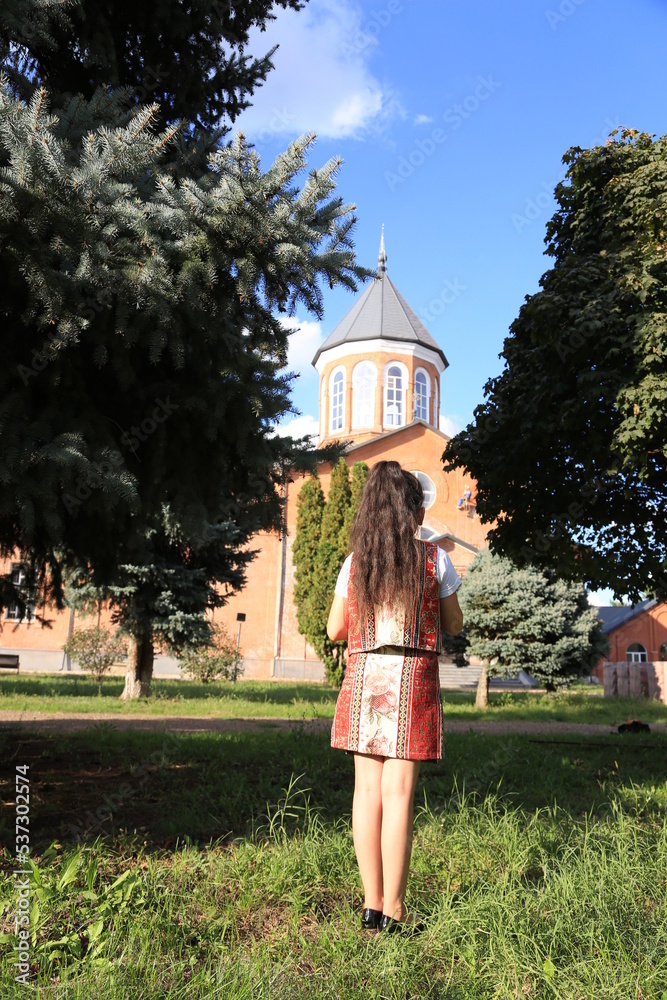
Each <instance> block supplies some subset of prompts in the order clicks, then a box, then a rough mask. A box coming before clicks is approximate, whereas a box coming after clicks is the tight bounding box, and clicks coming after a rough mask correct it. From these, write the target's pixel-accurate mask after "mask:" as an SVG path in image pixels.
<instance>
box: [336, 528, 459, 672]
mask: <svg viewBox="0 0 667 1000" xmlns="http://www.w3.org/2000/svg"><path fill="white" fill-rule="evenodd" d="M437 571H438V547H437V545H435V544H434V543H433V542H424V541H421V540H420V542H419V589H418V591H417V592H416V593H415V599H414V603H413V604H412V607H410V608H406V609H405V620H404V621H403V622H400V621H399V620H396V627H397V629H398V631H396V630H394V632H395V634H394V635H393V636H392V638H391V639H388V638H387V637H386V629H385V634H384V635H383V634H382V632H379V630H378V629H377V627H376V620H375V614H369V615H368V617H367V618H366V621H365V622H362V621H361V619H360V617H359V604H358V601H357V595H356V592H355V589H354V556H352V564H351V566H350V579H349V583H348V591H347V599H348V604H347V608H348V640H347V648H348V652H349V653H362V652H366V651H367V650H370V649H378V648H379V647H380V646H384V645H388V644H391V645H397V646H407V647H409V648H410V649H424V650H429V651H430V652H434V653H439V652H440V651H441V648H442V647H441V637H440V585H439V583H438V576H437Z"/></svg>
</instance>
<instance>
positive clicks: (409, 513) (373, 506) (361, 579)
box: [350, 462, 424, 615]
mask: <svg viewBox="0 0 667 1000" xmlns="http://www.w3.org/2000/svg"><path fill="white" fill-rule="evenodd" d="M423 506H424V491H423V489H422V487H421V483H420V482H419V480H418V479H417V477H416V476H413V475H412V473H411V472H406V471H405V470H404V469H402V468H401V466H400V465H399V464H398V462H378V463H377V465H374V466H373V468H372V469H371V471H370V472H369V473H368V478H367V479H366V482H365V484H364V489H363V492H362V494H361V501H360V503H359V509H358V510H357V513H356V516H355V519H354V524H353V525H352V531H351V532H350V551H351V552H352V551H353V552H354V591H355V594H356V596H357V600H358V602H359V612H360V614H361V615H367V614H369V613H370V612H371V611H372V610H373V607H374V605H376V604H385V603H386V604H389V605H391V606H397V607H405V608H409V607H411V605H412V603H413V602H414V599H415V592H416V590H417V588H418V586H419V562H420V545H419V541H418V540H417V538H416V537H415V532H416V531H417V528H418V524H419V522H418V517H419V511H420V509H421V508H422V507H423Z"/></svg>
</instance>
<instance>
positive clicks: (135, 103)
mask: <svg viewBox="0 0 667 1000" xmlns="http://www.w3.org/2000/svg"><path fill="white" fill-rule="evenodd" d="M289 5H290V6H295V4H294V3H292V2H291V0H290V3H289ZM139 6H140V5H139ZM223 6H224V7H225V9H227V8H228V10H229V18H228V19H226V14H224V15H223V13H221V12H220V11H218V13H217V14H216V13H215V10H217V6H216V4H215V3H211V4H204V5H200V8H199V12H198V13H197V17H199V14H201V15H202V17H203V19H204V21H205V22H206V30H205V31H204V34H206V32H209V34H210V33H212V34H210V39H209V40H210V42H211V44H210V45H209V47H208V50H207V51H208V53H209V54H208V55H204V56H202V58H203V62H202V61H201V60H200V61H198V60H197V59H196V58H193V60H192V61H191V62H190V65H189V66H188V68H187V69H183V72H184V73H186V72H187V73H190V74H191V76H192V78H193V79H194V78H195V77H196V76H197V73H199V71H200V69H201V67H202V66H205V67H207V72H206V73H204V76H203V77H202V80H201V81H200V84H201V86H200V90H199V91H198V92H195V91H188V88H187V87H186V86H183V87H181V82H182V81H181V78H180V77H179V76H178V74H177V73H176V71H175V70H174V73H173V74H171V75H169V74H167V75H166V77H165V80H166V81H167V82H165V80H163V81H162V82H160V81H157V82H156V81H153V82H154V83H155V86H154V87H153V89H151V86H152V85H151V86H145V85H144V84H142V87H143V91H144V92H143V93H140V92H139V91H137V90H136V86H135V85H136V83H137V80H138V74H139V68H141V72H142V73H144V74H145V72H147V71H148V68H149V66H150V56H149V55H148V54H147V52H148V50H147V49H145V48H142V47H143V46H146V45H148V44H150V38H152V37H153V36H154V35H155V29H154V26H153V25H151V30H150V31H147V32H142V31H141V30H138V29H137V25H138V24H139V22H140V19H141V17H142V16H143V14H141V13H140V12H139V10H138V7H137V5H135V8H136V10H135V9H133V10H129V8H128V9H127V10H126V9H125V8H126V5H121V6H117V7H115V8H114V10H113V11H110V10H107V9H106V8H105V11H106V14H105V20H104V22H101V21H100V19H99V16H98V10H97V8H94V7H93V6H92V4H91V5H87V6H86V5H83V6H82V5H81V4H77V3H76V2H73V3H72V4H69V5H64V4H61V3H51V2H49V0H46V2H42V0H39V2H37V0H11V3H9V4H7V5H3V8H2V10H0V54H1V55H2V61H3V67H4V73H3V75H2V76H1V77H0V167H1V168H2V174H1V175H0V268H1V269H2V273H3V291H2V298H1V300H0V314H1V317H2V330H3V361H4V364H3V366H2V369H0V455H2V465H1V470H0V553H1V554H3V555H8V554H10V553H11V554H13V553H14V552H15V551H16V550H18V552H19V553H20V556H21V557H22V558H23V559H24V560H25V562H26V564H28V565H30V566H31V567H34V577H35V580H34V583H35V584H39V585H40V586H41V585H42V584H47V583H48V586H49V588H50V589H49V592H48V596H49V597H50V598H51V599H52V600H54V601H55V602H56V604H57V605H59V606H60V605H62V599H63V578H64V574H65V573H66V572H73V573H75V574H79V576H78V579H79V580H80V581H81V582H83V583H84V585H85V586H91V587H94V588H95V589H97V591H98V592H101V591H103V590H104V589H105V588H106V589H107V591H108V592H109V593H112V592H115V594H116V597H115V598H114V599H115V600H117V602H118V610H119V614H122V615H123V616H124V619H123V620H124V621H125V624H126V626H127V629H126V630H127V631H129V632H130V633H131V634H133V635H134V636H135V638H136V640H137V642H136V650H135V653H134V667H133V670H134V676H135V680H136V681H137V683H136V685H132V688H133V691H136V692H137V693H145V686H146V680H145V679H146V678H150V669H151V667H150V664H151V663H152V641H153V636H154V634H155V632H156V630H157V631H158V632H159V631H164V632H165V634H166V635H168V636H171V637H172V639H173V641H174V642H175V643H180V642H182V641H187V639H188V636H189V639H190V640H192V641H193V642H198V641H199V640H200V639H201V635H202V629H204V631H206V628H207V626H206V618H205V612H206V610H207V608H210V607H211V606H215V601H216V600H217V598H215V597H213V596H212V593H213V591H214V590H215V588H214V587H213V586H212V583H214V582H215V581H220V583H221V586H222V592H223V594H224V592H225V591H228V590H229V589H234V588H236V587H238V586H240V584H241V583H242V581H243V565H244V561H243V556H241V555H240V554H239V553H240V550H242V548H243V545H244V543H245V542H246V541H247V539H248V537H249V535H250V534H251V533H252V532H253V531H255V530H257V527H265V528H268V527H272V526H278V525H279V524H280V502H279V494H278V490H277V486H278V485H279V484H280V482H281V479H282V477H283V475H284V469H285V467H286V463H287V464H290V463H292V464H293V458H294V455H293V454H291V453H290V454H288V453H289V449H290V448H291V447H292V445H291V444H289V443H288V442H286V441H285V439H280V438H276V437H275V436H274V435H272V433H271V426H272V424H273V423H274V422H275V421H276V420H278V419H279V418H280V417H281V416H282V415H283V414H285V413H287V412H289V410H290V400H289V392H290V386H291V377H290V376H289V375H287V374H285V372H284V365H285V360H286V346H287V333H286V331H285V329H284V327H283V325H282V323H281V322H280V315H279V314H280V313H288V314H289V313H293V312H294V310H295V309H296V307H297V305H298V304H302V305H303V306H304V307H305V308H306V309H307V310H310V311H311V312H313V313H314V314H315V315H317V316H321V314H322V295H321V289H320V282H322V281H326V282H327V284H328V285H331V286H334V285H336V284H343V285H345V286H346V287H349V288H350V289H355V288H356V280H355V279H358V278H362V277H365V276H366V272H365V271H364V270H363V269H360V268H359V267H357V265H356V264H355V263H354V255H353V249H352V242H351V232H352V226H353V224H354V217H353V215H352V212H351V206H348V205H344V204H343V203H342V200H341V199H340V198H337V197H334V196H333V191H334V187H335V180H334V177H335V173H336V170H337V168H338V161H337V160H331V161H329V163H327V164H326V165H325V167H324V168H323V169H322V170H313V171H311V172H310V174H309V175H308V178H307V180H306V182H305V184H304V186H303V190H302V191H299V190H298V187H297V181H298V176H299V174H300V173H301V172H302V171H303V170H304V168H305V166H306V156H307V150H308V147H309V145H310V144H311V142H312V138H313V137H312V136H306V137H303V138H302V139H300V140H298V141H296V142H294V143H292V144H291V145H290V147H289V148H288V149H287V150H286V152H285V153H283V154H281V155H280V156H279V157H278V158H277V159H276V161H275V163H274V164H273V165H271V166H270V167H269V168H268V169H262V167H261V165H260V162H259V160H258V158H257V156H256V154H255V152H254V150H253V149H252V147H251V146H249V145H248V144H247V143H246V142H245V140H244V139H243V137H242V136H238V137H237V138H235V139H234V140H233V141H232V142H231V143H229V144H228V145H224V144H222V143H221V141H220V140H221V136H222V134H223V133H224V131H225V128H226V127H227V125H228V122H227V124H223V125H222V126H220V127H218V125H219V122H217V121H214V120H213V118H212V117H211V116H212V115H215V116H218V115H219V114H224V115H226V116H227V118H228V119H229V120H233V117H234V115H235V113H236V112H237V111H238V109H239V108H240V107H241V104H242V102H243V101H244V100H245V99H247V98H248V97H249V95H250V94H251V92H252V87H253V86H255V85H256V84H257V83H258V82H260V81H261V79H263V74H264V75H265V70H266V71H268V63H263V65H262V66H259V65H255V67H254V69H253V68H252V67H251V64H250V63H247V62H246V63H245V64H244V66H245V68H243V66H242V63H243V59H242V55H243V53H242V49H243V45H244V40H245V39H247V31H248V30H250V28H251V27H252V26H255V27H257V26H261V24H263V23H264V22H265V20H266V18H267V17H269V16H270V11H271V10H272V9H273V7H274V5H273V4H272V3H269V2H268V0H257V2H252V3H246V4H240V3H231V4H225V5H223ZM278 6H285V3H279V4H278ZM214 8H215V10H214ZM242 8H243V9H242ZM147 10H148V9H147ZM82 11H83V14H85V15H86V16H85V17H84V16H83V14H82V15H81V17H80V16H79V14H81V12H82ZM154 15H155V11H154V9H153V8H151V16H154ZM155 16H156V15H155ZM62 17H69V18H70V27H68V28H67V29H65V28H64V27H63V26H62V24H61V23H60V22H59V20H58V18H62ZM159 17H160V19H164V20H165V22H167V21H169V20H170V18H171V35H170V36H169V39H170V41H169V44H170V45H172V46H173V47H172V48H171V54H172V60H174V61H175V62H179V60H181V58H182V56H183V53H184V52H185V50H186V48H187V47H188V46H189V45H190V42H191V41H192V39H195V40H196V37H197V30H194V31H193V30H192V23H191V22H189V21H187V18H186V17H185V15H184V12H183V10H182V5H181V4H180V3H176V2H175V0H173V2H172V0H168V2H166V3H165V4H163V5H162V6H161V9H160V12H159ZM235 18H237V20H236V21H235ZM232 22H234V23H232ZM72 26H74V27H72ZM77 26H78V27H77ZM237 27H238V31H237ZM97 29H99V39H101V41H99V44H100V46H101V48H102V49H104V56H105V57H104V58H98V56H99V51H97V50H95V45H97V41H94V39H93V35H95V32H96V30H97ZM202 30H203V29H202ZM77 31H78V32H79V34H77ZM133 31H134V32H135V33H134V34H133ZM225 31H227V35H225ZM68 32H69V34H68ZM124 32H127V33H128V34H124ZM179 32H180V35H178V33H179ZM216 33H217V34H216ZM129 36H131V45H130V44H129V43H127V44H126V42H127V38H128V37H129ZM166 37H167V36H166V35H165V36H164V38H166ZM207 37H208V36H207ZM95 38H98V36H97V35H95ZM164 38H162V40H161V41H160V44H163V42H164ZM99 39H98V40H99ZM179 39H180V40H181V41H182V42H183V44H182V45H180V44H179ZM112 42H113V44H112ZM227 42H229V45H227ZM192 44H193V45H194V44H195V41H192ZM206 44H207V45H208V42H207V43H206ZM100 51H101V49H100ZM109 53H111V55H112V56H113V58H109V59H108V60H107V58H106V55H107V54H109ZM216 53H217V54H216ZM225 53H226V54H225ZM119 54H122V58H120V57H119ZM174 54H175V55H174ZM213 58H215V59H217V62H216V64H215V66H213V65H212V64H211V63H210V59H213ZM207 59H209V62H206V60H207ZM164 65H165V64H164V63H163V66H164ZM209 69H210V73H209V72H208V70H209ZM107 72H109V73H111V74H112V76H110V77H107V76H105V74H106V73H107ZM226 72H227V73H228V75H227V76H225V73H226ZM114 73H115V74H116V75H115V76H113V74H114ZM170 73H171V71H170ZM84 78H85V79H84ZM142 79H143V78H142ZM77 81H84V82H77ZM109 81H111V84H112V86H111V87H110V86H109V85H108V84H109ZM123 86H130V87H131V86H135V90H123V89H122V88H123ZM114 88H115V89H114ZM207 88H208V89H207ZM140 90H141V88H140ZM195 90H196V88H195ZM158 92H160V93H158ZM188 93H191V94H193V95H194V96H192V98H191V100H190V98H188ZM73 95H75V96H73ZM170 95H171V96H170ZM202 95H203V96H202ZM155 96H159V97H160V100H161V101H162V106H161V107H160V106H158V104H156V103H150V101H151V99H152V97H155ZM172 98H173V100H172ZM188 100H190V103H189V104H186V103H184V102H187V101H188ZM143 101H145V102H146V103H142V102H143ZM178 101H180V102H181V103H180V104H179V105H178V106H177V102H178ZM176 114H180V115H181V116H182V120H181V121H180V122H177V121H175V120H174V117H175V115H176ZM0 592H1V593H2V594H3V595H5V594H8V596H9V597H10V598H11V596H12V595H11V594H9V593H8V588H7V587H5V586H3V587H2V588H0ZM160 595H162V596H160ZM170 602H171V603H170ZM153 608H157V610H156V611H155V612H153V610H152V609H153ZM163 622H164V627H163V624H162V623H163ZM170 641H171V640H170ZM140 679H141V682H140Z"/></svg>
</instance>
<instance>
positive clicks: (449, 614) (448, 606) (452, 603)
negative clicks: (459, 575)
mask: <svg viewBox="0 0 667 1000" xmlns="http://www.w3.org/2000/svg"><path fill="white" fill-rule="evenodd" d="M440 625H441V627H442V630H443V632H446V633H447V634H448V635H458V634H459V632H461V630H462V629H463V612H462V611H461V608H460V607H459V599H458V597H457V596H456V594H455V593H454V594H451V595H450V596H449V597H441V598H440Z"/></svg>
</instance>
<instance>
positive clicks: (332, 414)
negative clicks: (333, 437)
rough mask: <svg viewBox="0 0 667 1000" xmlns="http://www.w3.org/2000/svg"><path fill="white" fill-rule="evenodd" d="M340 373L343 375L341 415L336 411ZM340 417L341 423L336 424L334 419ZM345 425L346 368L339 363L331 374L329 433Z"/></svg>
mask: <svg viewBox="0 0 667 1000" xmlns="http://www.w3.org/2000/svg"><path fill="white" fill-rule="evenodd" d="M338 375H341V376H342V379H341V393H340V415H338V414H337V413H336V409H337V406H338V405H339V404H338V403H337V397H336V395H335V390H336V378H337V376H338ZM338 419H340V423H336V424H335V425H334V421H336V420H338ZM344 427H345V369H344V368H343V366H342V365H338V367H337V368H334V370H333V371H332V373H331V375H330V376H329V433H330V434H333V433H334V432H335V431H342V430H343V428H344Z"/></svg>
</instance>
